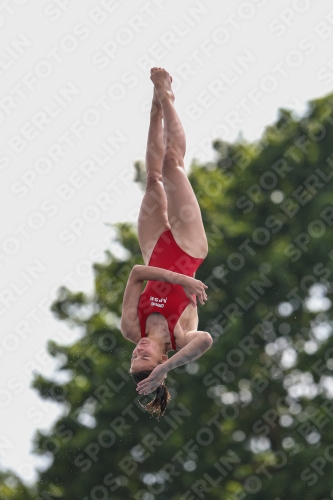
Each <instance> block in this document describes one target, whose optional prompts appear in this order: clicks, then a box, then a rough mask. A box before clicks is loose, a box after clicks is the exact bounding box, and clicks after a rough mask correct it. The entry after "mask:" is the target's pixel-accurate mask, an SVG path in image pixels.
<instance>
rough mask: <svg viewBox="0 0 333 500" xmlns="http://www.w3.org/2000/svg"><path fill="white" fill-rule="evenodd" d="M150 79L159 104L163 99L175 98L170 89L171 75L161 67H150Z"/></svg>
mask: <svg viewBox="0 0 333 500" xmlns="http://www.w3.org/2000/svg"><path fill="white" fill-rule="evenodd" d="M150 79H151V81H152V82H153V84H154V87H155V94H156V97H157V99H158V100H159V102H160V104H162V103H163V101H164V99H171V100H172V101H174V100H175V96H174V93H173V92H172V89H171V82H172V77H171V76H170V75H169V73H168V72H167V71H166V70H165V69H163V68H151V70H150Z"/></svg>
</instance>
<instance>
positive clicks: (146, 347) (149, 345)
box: [129, 337, 171, 420]
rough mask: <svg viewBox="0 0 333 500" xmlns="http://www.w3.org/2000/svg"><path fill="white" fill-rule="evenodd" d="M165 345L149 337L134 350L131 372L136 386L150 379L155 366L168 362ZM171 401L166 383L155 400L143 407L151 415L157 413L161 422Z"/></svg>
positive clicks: (162, 385)
mask: <svg viewBox="0 0 333 500" xmlns="http://www.w3.org/2000/svg"><path fill="white" fill-rule="evenodd" d="M167 359H168V356H167V354H166V348H165V344H163V343H161V342H158V341H156V340H154V339H150V338H148V337H144V338H142V339H141V340H140V341H139V342H138V343H137V345H136V347H135V349H134V350H133V354H132V359H131V368H130V370H129V373H130V375H131V376H132V379H133V380H134V382H135V383H136V384H138V383H139V382H141V380H144V379H145V378H147V377H149V375H150V374H151V372H152V371H153V369H154V368H155V366H157V365H158V364H160V363H164V362H165V361H167ZM170 400H171V396H170V393H169V391H168V388H167V386H166V385H165V384H164V382H163V383H162V384H161V385H160V386H159V387H158V388H157V389H156V393H155V398H154V400H152V401H151V402H150V403H148V404H147V405H141V406H143V408H145V409H146V410H147V411H148V412H149V413H151V414H153V413H157V418H158V420H160V418H161V417H163V415H164V413H165V410H166V406H167V403H168V402H169V401H170Z"/></svg>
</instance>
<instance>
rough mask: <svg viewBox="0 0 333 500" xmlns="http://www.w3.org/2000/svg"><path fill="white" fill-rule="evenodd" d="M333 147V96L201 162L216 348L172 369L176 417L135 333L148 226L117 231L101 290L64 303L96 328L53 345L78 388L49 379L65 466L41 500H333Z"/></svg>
mask: <svg viewBox="0 0 333 500" xmlns="http://www.w3.org/2000/svg"><path fill="white" fill-rule="evenodd" d="M332 144H333V96H328V97H326V98H323V99H318V100H315V101H312V102H311V103H310V104H309V109H308V112H307V114H306V115H305V116H303V117H302V118H297V117H295V116H294V115H293V114H292V113H291V112H289V111H287V110H280V112H279V117H278V120H277V122H276V124H275V125H274V126H271V127H268V128H267V129H266V131H265V133H264V134H263V137H262V138H261V140H260V141H258V142H257V143H250V144H249V143H246V142H244V141H241V142H237V143H236V144H227V143H224V142H222V141H220V140H216V141H215V142H214V144H213V147H214V149H215V150H216V152H217V153H218V159H217V161H216V163H209V164H206V165H199V164H197V163H196V162H195V161H194V162H193V164H192V169H191V174H190V181H191V183H192V186H193V188H194V191H195V192H196V194H197V197H198V201H199V204H200V206H201V209H202V215H203V220H204V224H205V228H206V230H207V236H208V241H209V255H208V256H207V258H206V260H205V262H204V264H203V265H202V266H201V267H200V268H199V270H198V273H197V278H198V279H200V280H202V281H203V282H204V283H206V284H207V285H208V286H209V288H208V297H209V298H208V301H207V303H206V304H205V305H204V306H201V305H200V304H199V306H198V307H199V318H200V323H199V328H200V329H201V330H207V331H208V332H210V333H211V335H212V336H213V338H214V343H213V346H212V347H211V349H210V350H209V351H208V352H207V353H205V354H204V356H202V357H201V358H200V359H199V360H198V361H197V362H193V363H190V364H189V365H187V366H183V367H179V368H178V369H176V370H174V371H172V372H170V373H169V374H168V378H167V383H168V386H169V388H170V392H171V395H172V398H173V399H172V403H171V404H170V405H169V406H168V409H167V414H166V417H165V419H164V420H162V421H161V422H157V421H156V420H155V419H153V418H152V417H150V416H149V415H148V414H146V413H145V412H144V411H143V410H142V409H141V407H140V405H139V403H138V400H139V399H141V396H140V398H138V397H137V394H136V392H135V386H134V384H133V382H132V380H131V379H130V377H129V376H128V374H127V370H128V368H129V358H130V354H131V352H132V350H133V348H134V344H132V343H130V342H128V341H126V340H125V339H124V338H123V337H122V335H121V333H120V331H119V319H120V315H121V304H122V297H123V292H124V287H125V285H126V281H127V278H128V275H129V272H130V270H131V269H132V267H133V265H134V264H138V263H139V264H143V261H142V258H141V254H140V249H139V245H138V241H137V235H136V231H135V228H133V227H131V226H129V225H127V224H118V225H117V230H118V237H117V238H118V242H119V243H120V244H121V245H122V246H123V247H124V249H126V250H127V252H128V254H127V256H126V258H123V259H120V258H117V257H116V256H115V255H113V254H112V253H111V252H110V251H106V259H105V262H102V263H96V264H94V271H95V293H94V295H93V296H92V297H89V296H87V295H85V294H84V293H72V292H71V291H70V290H68V289H66V288H61V289H60V291H59V297H58V299H57V301H56V302H55V303H54V304H53V306H52V310H53V312H54V314H55V316H56V317H57V318H58V319H59V320H61V321H65V322H66V323H68V325H70V326H71V327H74V326H75V327H77V326H79V327H81V328H82V337H81V339H80V340H79V341H77V342H75V343H74V344H73V345H71V346H66V347H65V346H61V345H58V344H56V343H55V342H49V343H48V350H49V353H50V355H51V356H54V357H59V359H60V360H61V362H62V366H61V368H60V369H59V372H64V373H68V374H69V377H68V378H69V381H68V382H67V383H57V382H56V381H54V380H47V379H45V378H44V377H41V376H37V377H36V378H35V380H34V382H33V387H34V388H35V389H36V390H38V392H39V394H40V396H41V397H42V398H45V399H50V400H53V401H57V402H58V403H59V404H61V405H62V406H63V408H64V412H63V417H62V418H61V419H59V420H58V421H57V422H56V424H55V425H54V427H53V429H52V430H51V431H50V433H48V434H45V433H42V432H37V434H36V437H35V452H36V453H38V454H40V455H45V456H46V457H48V458H49V459H50V460H51V465H50V466H49V467H48V468H47V469H46V470H45V471H44V472H42V473H40V478H39V481H38V483H37V485H36V488H37V494H36V498H38V500H39V499H43V500H44V499H45V500H50V499H57V498H64V499H74V498H75V499H80V500H88V499H89V500H90V499H92V500H95V499H103V500H104V499H108V498H110V499H113V500H123V499H125V498H131V499H132V498H133V499H137V500H153V499H154V498H156V499H159V500H181V499H182V500H185V499H197V498H209V499H213V498H216V499H217V498H218V499H222V500H240V499H247V498H251V499H253V498H255V499H256V500H264V499H265V500H266V499H267V498H270V499H273V500H274V499H276V500H278V499H279V498H280V499H281V500H282V499H285V498H288V500H299V499H300V498H302V499H304V500H310V499H311V500H323V499H324V498H325V499H332V498H333V490H332V488H333V486H332V481H331V474H332V472H333V470H332V469H333V445H332V443H333V426H332V422H333V418H332V417H333V399H332V398H333V390H332V381H333V377H332V370H333V345H332V341H331V333H332V311H331V308H330V305H331V299H332V290H333V288H332V286H333V285H332V280H331V276H332V272H333V250H332V241H333V229H332V228H333V206H332V205H333V203H332V199H333V198H332V183H333V151H332ZM136 170H137V177H136V180H137V181H138V182H141V184H142V185H144V181H145V178H144V174H143V172H142V165H140V164H136ZM144 400H146V399H144ZM10 498H11V497H10ZM15 498H17V499H21V498H25V497H19V496H17V497H15Z"/></svg>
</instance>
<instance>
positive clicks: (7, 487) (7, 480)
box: [0, 470, 34, 500]
mask: <svg viewBox="0 0 333 500" xmlns="http://www.w3.org/2000/svg"><path fill="white" fill-rule="evenodd" d="M33 496H34V488H28V487H27V486H25V485H24V484H23V483H22V481H21V480H20V478H19V477H18V476H17V475H16V474H15V473H14V472H12V471H10V470H6V471H0V498H1V500H32V498H33Z"/></svg>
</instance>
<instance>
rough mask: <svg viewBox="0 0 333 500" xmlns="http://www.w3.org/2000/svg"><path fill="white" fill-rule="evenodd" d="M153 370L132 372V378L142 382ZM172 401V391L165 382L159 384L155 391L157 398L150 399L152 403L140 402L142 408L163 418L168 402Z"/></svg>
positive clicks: (158, 418) (158, 417)
mask: <svg viewBox="0 0 333 500" xmlns="http://www.w3.org/2000/svg"><path fill="white" fill-rule="evenodd" d="M152 371H153V370H142V371H140V372H130V374H131V376H132V379H133V380H134V382H135V383H136V384H137V383H138V382H141V380H144V379H145V378H147V377H149V375H150V374H151V372H152ZM170 401H171V396H170V392H169V391H168V388H167V386H166V385H165V384H164V383H163V384H161V385H159V386H158V387H157V389H156V393H155V398H154V399H153V400H152V401H150V403H147V404H146V405H143V404H141V403H140V401H139V403H140V405H141V406H142V408H144V409H145V410H147V411H148V412H149V413H151V414H152V415H153V414H154V413H157V417H156V418H157V420H161V418H162V417H163V416H164V413H165V410H166V407H167V404H168V403H169V402H170Z"/></svg>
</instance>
